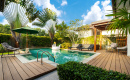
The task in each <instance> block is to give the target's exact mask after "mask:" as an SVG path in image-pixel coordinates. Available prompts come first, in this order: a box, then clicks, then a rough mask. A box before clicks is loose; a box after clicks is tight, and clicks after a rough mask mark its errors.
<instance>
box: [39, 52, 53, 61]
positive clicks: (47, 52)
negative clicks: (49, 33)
mask: <svg viewBox="0 0 130 80" xmlns="http://www.w3.org/2000/svg"><path fill="white" fill-rule="evenodd" d="M39 51H42V54H41V64H43V59H42V58H43V53H45V54H46V53H48V54H49V55H51V54H50V53H49V52H48V51H43V50H39ZM39 51H38V52H39ZM38 52H37V62H38ZM48 54H46V55H47V56H48ZM51 56H52V55H51ZM52 57H53V58H54V56H52ZM48 60H49V56H48ZM54 62H55V58H54Z"/></svg>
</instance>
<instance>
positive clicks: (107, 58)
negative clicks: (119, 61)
mask: <svg viewBox="0 0 130 80" xmlns="http://www.w3.org/2000/svg"><path fill="white" fill-rule="evenodd" d="M110 56H111V53H108V56H107V57H106V59H105V60H104V61H103V63H102V64H101V65H100V66H99V67H100V68H103V69H105V66H106V64H107V62H108V60H109V58H110Z"/></svg>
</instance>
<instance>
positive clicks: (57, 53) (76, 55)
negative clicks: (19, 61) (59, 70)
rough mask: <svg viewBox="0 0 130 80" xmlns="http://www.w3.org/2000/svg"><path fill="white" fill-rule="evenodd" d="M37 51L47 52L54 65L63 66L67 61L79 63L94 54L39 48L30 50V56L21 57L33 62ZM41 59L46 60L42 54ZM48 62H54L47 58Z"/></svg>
mask: <svg viewBox="0 0 130 80" xmlns="http://www.w3.org/2000/svg"><path fill="white" fill-rule="evenodd" d="M39 50H43V51H48V52H49V53H50V54H51V55H52V56H54V57H55V63H58V64H64V63H65V62H68V61H76V62H80V61H82V60H84V59H85V58H88V57H90V56H92V55H94V53H87V52H79V51H68V50H52V49H51V48H40V49H30V50H29V51H30V53H31V54H26V55H22V56H23V57H25V58H27V59H28V60H34V59H36V58H37V52H38V51H39ZM41 54H42V51H39V53H38V58H41ZM43 58H46V59H48V56H47V55H46V54H43ZM49 60H51V61H53V62H54V59H53V57H51V56H49Z"/></svg>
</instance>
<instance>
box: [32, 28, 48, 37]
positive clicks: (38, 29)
mask: <svg viewBox="0 0 130 80" xmlns="http://www.w3.org/2000/svg"><path fill="white" fill-rule="evenodd" d="M34 29H35V30H37V31H38V32H39V33H38V34H34V35H38V36H45V35H46V32H45V30H43V29H40V28H34Z"/></svg>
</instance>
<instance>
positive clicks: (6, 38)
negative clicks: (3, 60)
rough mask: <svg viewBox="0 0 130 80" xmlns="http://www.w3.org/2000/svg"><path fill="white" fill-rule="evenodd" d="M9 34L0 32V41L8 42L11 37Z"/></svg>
mask: <svg viewBox="0 0 130 80" xmlns="http://www.w3.org/2000/svg"><path fill="white" fill-rule="evenodd" d="M11 37H12V36H11V34H3V33H0V43H2V42H8V41H9V40H10V39H11Z"/></svg>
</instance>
